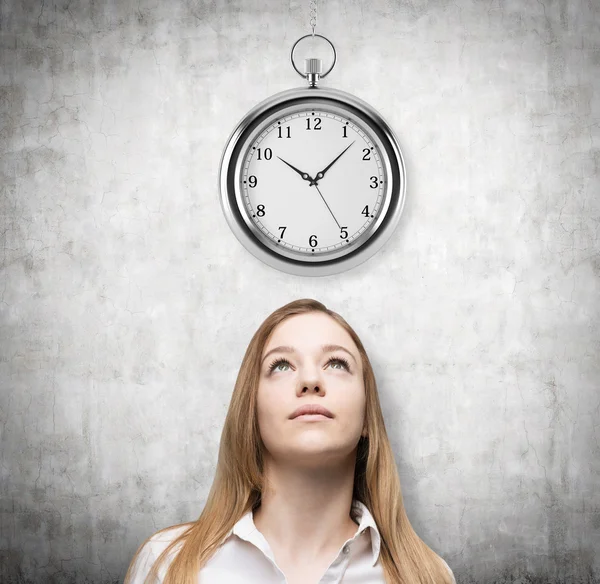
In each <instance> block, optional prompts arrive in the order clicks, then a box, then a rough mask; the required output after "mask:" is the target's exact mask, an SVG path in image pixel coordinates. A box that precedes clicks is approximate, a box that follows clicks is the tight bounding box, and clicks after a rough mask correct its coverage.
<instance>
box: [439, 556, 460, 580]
mask: <svg viewBox="0 0 600 584" xmlns="http://www.w3.org/2000/svg"><path fill="white" fill-rule="evenodd" d="M440 560H442V562H443V563H444V566H446V568H447V570H448V572H450V576H452V583H453V584H456V579H455V578H454V573H453V572H452V570H451V569H450V566H449V565H448V564H447V563H446V560H444V558H442V557H440Z"/></svg>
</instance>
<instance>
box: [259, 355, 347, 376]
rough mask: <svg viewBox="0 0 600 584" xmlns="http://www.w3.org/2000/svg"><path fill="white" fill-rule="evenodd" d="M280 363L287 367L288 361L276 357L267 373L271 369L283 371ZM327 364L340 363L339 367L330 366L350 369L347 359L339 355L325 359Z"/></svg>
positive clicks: (270, 371) (271, 370)
mask: <svg viewBox="0 0 600 584" xmlns="http://www.w3.org/2000/svg"><path fill="white" fill-rule="evenodd" d="M281 365H285V366H287V367H288V368H289V366H290V362H289V361H288V360H287V359H277V360H276V361H273V363H271V365H270V366H269V373H272V372H273V371H285V370H284V369H279V367H280V366H281ZM327 365H340V366H341V367H332V369H340V368H341V369H346V371H350V366H349V365H348V361H346V360H345V359H343V358H341V357H332V358H331V359H329V361H327Z"/></svg>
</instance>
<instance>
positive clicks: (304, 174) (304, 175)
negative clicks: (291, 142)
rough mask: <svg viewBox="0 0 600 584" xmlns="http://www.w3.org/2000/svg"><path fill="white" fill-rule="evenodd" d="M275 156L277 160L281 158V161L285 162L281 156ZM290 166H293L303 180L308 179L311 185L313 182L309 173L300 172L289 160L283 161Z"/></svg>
mask: <svg viewBox="0 0 600 584" xmlns="http://www.w3.org/2000/svg"><path fill="white" fill-rule="evenodd" d="M277 158H279V160H281V162H285V160H284V159H283V158H281V156H278V157H277ZM285 163H286V164H287V165H288V166H289V167H290V168H293V169H294V170H295V171H296V172H297V173H298V174H299V175H300V176H301V177H302V178H303V179H304V180H309V181H310V183H311V186H312V183H313V182H314V181H313V179H312V178H311V176H310V175H309V174H307V173H306V172H302V171H301V170H298V169H297V168H296V167H295V166H292V165H291V164H290V163H289V162H285Z"/></svg>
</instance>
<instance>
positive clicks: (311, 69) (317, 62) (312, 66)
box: [304, 58, 323, 75]
mask: <svg viewBox="0 0 600 584" xmlns="http://www.w3.org/2000/svg"><path fill="white" fill-rule="evenodd" d="M322 72H323V61H322V60H321V59H313V58H311V59H304V73H305V74H308V73H319V75H320V74H321V73H322Z"/></svg>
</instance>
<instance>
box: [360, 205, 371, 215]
mask: <svg viewBox="0 0 600 584" xmlns="http://www.w3.org/2000/svg"><path fill="white" fill-rule="evenodd" d="M361 215H364V216H365V217H368V216H369V205H365V208H364V209H363V210H362V211H361Z"/></svg>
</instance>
